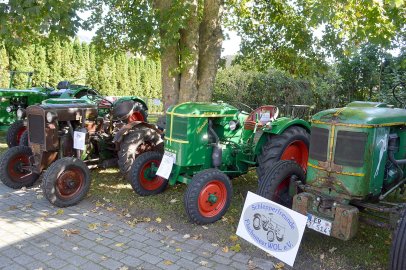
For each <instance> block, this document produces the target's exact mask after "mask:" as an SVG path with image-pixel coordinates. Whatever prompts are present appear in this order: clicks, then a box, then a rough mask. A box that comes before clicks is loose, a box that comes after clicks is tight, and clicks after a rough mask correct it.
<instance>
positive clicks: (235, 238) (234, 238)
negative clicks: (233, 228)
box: [230, 234, 238, 242]
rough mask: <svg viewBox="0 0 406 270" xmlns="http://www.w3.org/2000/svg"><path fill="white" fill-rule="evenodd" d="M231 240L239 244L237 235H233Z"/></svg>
mask: <svg viewBox="0 0 406 270" xmlns="http://www.w3.org/2000/svg"><path fill="white" fill-rule="evenodd" d="M230 240H231V241H232V242H237V241H238V236H237V235H235V234H233V235H231V236H230Z"/></svg>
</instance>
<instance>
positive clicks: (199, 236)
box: [192, 234, 203, 240]
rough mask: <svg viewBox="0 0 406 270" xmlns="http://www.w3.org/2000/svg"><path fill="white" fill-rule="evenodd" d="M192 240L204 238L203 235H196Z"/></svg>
mask: <svg viewBox="0 0 406 270" xmlns="http://www.w3.org/2000/svg"><path fill="white" fill-rule="evenodd" d="M192 238H193V239H194V240H200V239H202V238H203V236H202V235H201V234H195V235H193V237H192Z"/></svg>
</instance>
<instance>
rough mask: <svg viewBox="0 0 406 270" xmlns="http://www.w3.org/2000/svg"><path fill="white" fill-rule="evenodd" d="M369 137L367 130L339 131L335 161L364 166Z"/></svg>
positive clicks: (342, 163)
mask: <svg viewBox="0 0 406 270" xmlns="http://www.w3.org/2000/svg"><path fill="white" fill-rule="evenodd" d="M367 139H368V134H367V133H365V132H352V131H344V130H340V131H338V132H337V143H336V148H335V155H334V163H335V164H337V165H343V166H352V167H362V165H363V163H364V155H365V145H366V142H367Z"/></svg>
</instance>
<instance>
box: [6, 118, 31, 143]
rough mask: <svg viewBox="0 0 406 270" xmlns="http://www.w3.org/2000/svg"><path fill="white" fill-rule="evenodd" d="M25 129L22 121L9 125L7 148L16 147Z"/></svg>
mask: <svg viewBox="0 0 406 270" xmlns="http://www.w3.org/2000/svg"><path fill="white" fill-rule="evenodd" d="M26 130H27V127H26V126H25V125H24V121H23V120H18V121H15V122H14V123H12V124H11V125H10V127H9V128H8V131H7V136H6V142H7V145H8V147H9V148H11V147H13V146H18V145H19V144H20V139H21V136H22V135H23V133H24V131H26Z"/></svg>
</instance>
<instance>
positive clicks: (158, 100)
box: [152, 98, 161, 106]
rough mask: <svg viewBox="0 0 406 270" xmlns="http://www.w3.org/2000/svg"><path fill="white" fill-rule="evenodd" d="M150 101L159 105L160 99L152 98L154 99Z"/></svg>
mask: <svg viewBox="0 0 406 270" xmlns="http://www.w3.org/2000/svg"><path fill="white" fill-rule="evenodd" d="M152 103H153V104H154V105H155V106H159V105H161V100H160V99H158V98H154V99H153V100H152Z"/></svg>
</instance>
